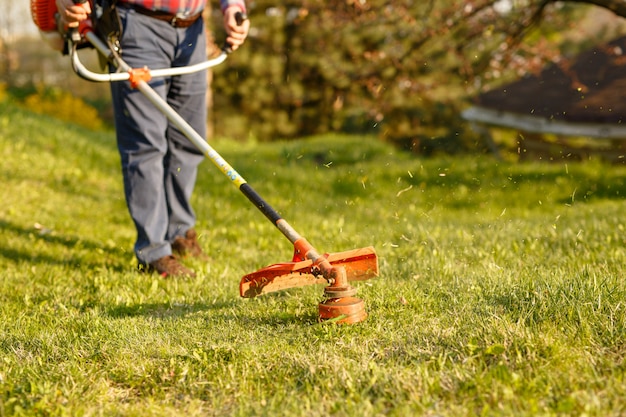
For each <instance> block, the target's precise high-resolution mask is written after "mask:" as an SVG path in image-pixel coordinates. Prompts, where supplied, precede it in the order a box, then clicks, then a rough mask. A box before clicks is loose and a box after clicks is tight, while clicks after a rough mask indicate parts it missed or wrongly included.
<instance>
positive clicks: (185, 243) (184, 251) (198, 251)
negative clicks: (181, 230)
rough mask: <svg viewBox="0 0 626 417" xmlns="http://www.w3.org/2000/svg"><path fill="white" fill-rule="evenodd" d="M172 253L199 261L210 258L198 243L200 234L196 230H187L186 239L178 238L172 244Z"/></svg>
mask: <svg viewBox="0 0 626 417" xmlns="http://www.w3.org/2000/svg"><path fill="white" fill-rule="evenodd" d="M172 252H174V253H176V254H177V255H179V256H181V257H183V258H185V257H187V256H191V257H194V258H198V259H207V258H208V257H207V256H206V254H205V253H204V252H203V251H202V248H201V247H200V244H199V243H198V234H197V233H196V231H195V230H194V229H189V230H187V233H185V237H182V236H178V237H177V238H176V239H174V242H173V243H172Z"/></svg>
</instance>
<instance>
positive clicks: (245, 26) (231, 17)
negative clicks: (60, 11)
mask: <svg viewBox="0 0 626 417" xmlns="http://www.w3.org/2000/svg"><path fill="white" fill-rule="evenodd" d="M57 1H65V0H57ZM70 1H71V0H70ZM237 13H241V9H240V8H239V7H237V6H231V7H229V8H227V9H226V10H224V30H225V31H226V43H227V44H228V45H229V46H230V48H231V50H233V51H234V50H235V49H237V48H239V47H240V46H241V45H242V44H243V42H244V41H245V40H246V37H247V36H248V30H249V29H250V21H249V20H248V19H245V20H244V21H243V22H241V25H239V24H238V22H237V18H236V15H237Z"/></svg>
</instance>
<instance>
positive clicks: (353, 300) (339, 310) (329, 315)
mask: <svg viewBox="0 0 626 417" xmlns="http://www.w3.org/2000/svg"><path fill="white" fill-rule="evenodd" d="M335 271H336V277H335V281H334V282H333V283H331V284H330V285H328V286H327V287H325V288H324V301H322V302H321V303H320V304H319V307H318V311H319V320H320V321H321V322H324V321H328V320H332V321H333V322H334V323H337V324H354V323H359V322H361V321H364V320H365V319H366V318H367V312H366V311H365V303H364V302H363V300H361V299H360V298H357V297H354V295H356V289H355V288H354V287H352V286H350V284H348V278H347V274H346V269H345V268H344V267H336V268H335Z"/></svg>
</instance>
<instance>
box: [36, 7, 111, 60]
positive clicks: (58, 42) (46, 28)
mask: <svg viewBox="0 0 626 417" xmlns="http://www.w3.org/2000/svg"><path fill="white" fill-rule="evenodd" d="M115 1H116V0H74V3H76V4H84V3H87V2H89V5H90V6H91V10H92V14H91V16H90V18H89V19H87V20H85V21H82V22H80V24H79V25H78V27H76V28H69V27H67V26H66V25H64V24H63V22H62V20H61V16H60V15H59V11H58V8H57V5H56V0H31V1H30V11H31V17H32V19H33V22H34V23H35V25H36V26H37V28H38V29H39V33H40V34H41V37H42V38H43V39H44V40H45V41H46V42H47V43H48V45H50V46H51V47H52V48H53V49H55V50H57V51H60V52H63V54H64V55H65V54H68V53H69V50H68V41H70V40H71V42H72V44H73V45H74V46H76V47H77V48H83V47H92V44H91V43H90V42H89V41H87V39H86V38H85V34H86V33H87V32H90V31H95V32H96V33H97V35H98V36H99V37H100V39H102V40H103V41H105V43H107V44H108V46H109V47H111V48H113V50H116V51H118V52H119V42H118V39H119V38H120V36H121V24H120V22H119V18H118V17H117V11H116V10H115Z"/></svg>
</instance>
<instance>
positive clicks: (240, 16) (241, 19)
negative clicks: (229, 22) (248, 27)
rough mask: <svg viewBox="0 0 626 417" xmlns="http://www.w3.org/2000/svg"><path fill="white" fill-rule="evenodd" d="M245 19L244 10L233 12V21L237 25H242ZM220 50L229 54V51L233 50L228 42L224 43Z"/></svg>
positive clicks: (246, 17)
mask: <svg viewBox="0 0 626 417" xmlns="http://www.w3.org/2000/svg"><path fill="white" fill-rule="evenodd" d="M247 19H248V15H247V14H245V13H244V12H237V13H235V21H236V22H237V26H241V25H243V22H244V21H246V20H247ZM222 51H224V52H226V53H227V54H230V53H231V52H233V46H232V45H231V44H229V43H225V44H224V46H223V47H222Z"/></svg>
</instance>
